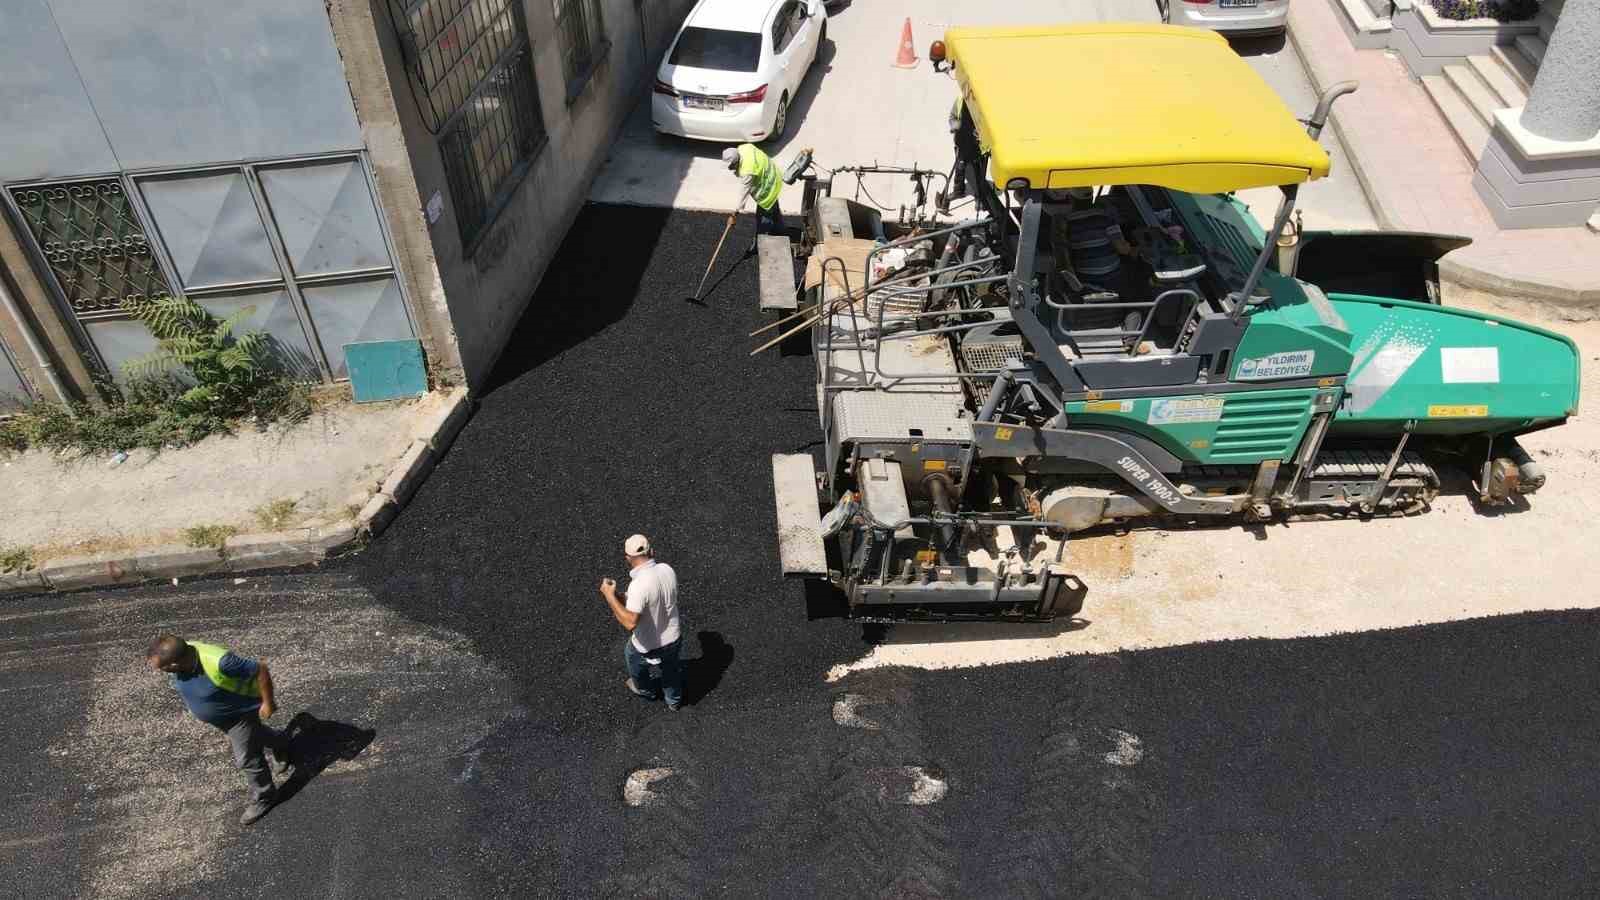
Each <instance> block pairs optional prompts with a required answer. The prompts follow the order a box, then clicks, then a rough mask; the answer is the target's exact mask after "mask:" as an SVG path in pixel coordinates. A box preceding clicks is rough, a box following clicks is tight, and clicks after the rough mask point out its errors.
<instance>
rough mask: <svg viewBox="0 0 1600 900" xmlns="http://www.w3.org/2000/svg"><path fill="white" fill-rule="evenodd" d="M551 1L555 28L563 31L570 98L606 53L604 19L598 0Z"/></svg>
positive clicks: (563, 47) (562, 39) (563, 52)
mask: <svg viewBox="0 0 1600 900" xmlns="http://www.w3.org/2000/svg"><path fill="white" fill-rule="evenodd" d="M551 4H552V5H553V7H554V9H555V14H556V30H557V31H558V32H560V33H561V50H562V59H563V61H564V62H565V64H566V73H567V99H568V100H569V101H570V100H571V99H572V98H573V97H575V96H577V94H578V92H579V91H580V90H582V88H583V84H584V81H585V79H587V78H588V77H589V73H590V72H592V71H594V67H595V63H597V62H599V61H600V57H601V56H602V55H603V54H604V53H605V50H606V46H607V45H606V43H605V22H604V21H602V20H601V18H600V3H599V0H551Z"/></svg>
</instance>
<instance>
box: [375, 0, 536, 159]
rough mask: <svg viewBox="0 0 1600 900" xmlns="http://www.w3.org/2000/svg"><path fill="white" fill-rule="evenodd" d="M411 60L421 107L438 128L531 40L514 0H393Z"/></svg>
mask: <svg viewBox="0 0 1600 900" xmlns="http://www.w3.org/2000/svg"><path fill="white" fill-rule="evenodd" d="M389 12H390V17H391V18H392V19H393V21H394V23H395V28H396V30H397V31H398V32H399V33H400V38H401V46H402V47H403V48H404V49H405V53H406V62H407V63H408V64H409V65H410V67H411V74H412V77H414V78H415V79H416V83H417V85H418V86H420V87H421V89H422V91H421V94H420V95H418V96H417V97H416V100H417V107H418V111H419V112H421V113H422V117H423V119H424V121H425V122H426V124H427V127H428V131H429V132H430V133H432V134H438V133H439V132H440V131H441V130H442V129H443V128H444V127H445V125H446V123H447V122H449V120H450V119H451V117H453V116H455V115H456V113H457V112H459V111H460V110H461V108H462V107H463V106H464V105H465V104H466V102H467V99H468V98H469V97H471V96H472V94H473V93H474V92H475V91H476V90H477V89H478V86H479V85H480V84H482V83H483V81H484V79H485V78H486V77H488V75H489V73H490V72H492V71H493V70H494V69H495V67H496V66H497V65H499V64H500V63H501V62H502V61H503V60H504V59H505V58H506V57H507V56H508V55H510V54H511V53H512V52H513V51H514V50H517V49H519V48H521V47H523V46H525V45H526V44H527V33H528V29H527V27H526V25H524V24H523V19H522V5H521V4H520V3H518V2H514V0H389Z"/></svg>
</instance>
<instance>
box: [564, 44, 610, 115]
mask: <svg viewBox="0 0 1600 900" xmlns="http://www.w3.org/2000/svg"><path fill="white" fill-rule="evenodd" d="M610 53H611V42H610V41H609V40H607V41H602V42H601V43H600V46H599V47H596V48H595V51H594V56H593V57H592V58H591V59H590V60H589V66H588V68H586V69H584V70H583V71H582V72H579V73H578V74H577V76H576V77H574V78H572V79H571V80H569V81H568V82H567V106H572V105H573V104H574V103H577V102H578V98H580V97H582V96H583V91H584V89H585V88H587V87H588V86H589V82H591V81H593V80H594V76H595V74H596V73H597V72H599V71H600V67H601V66H602V65H604V64H605V61H606V57H607V56H608V55H610Z"/></svg>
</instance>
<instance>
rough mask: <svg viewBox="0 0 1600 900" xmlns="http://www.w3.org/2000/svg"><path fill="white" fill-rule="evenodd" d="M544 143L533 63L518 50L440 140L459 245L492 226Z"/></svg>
mask: <svg viewBox="0 0 1600 900" xmlns="http://www.w3.org/2000/svg"><path fill="white" fill-rule="evenodd" d="M544 140H545V130H544V118H543V117H542V116H541V115H540V109H539V93H538V88H537V85H536V84H535V82H534V77H533V62H532V60H531V59H529V56H528V51H527V50H526V49H523V50H521V51H519V52H517V53H515V54H513V55H512V56H511V57H510V58H509V59H507V60H506V61H505V63H504V64H503V65H502V66H501V67H500V68H499V69H497V70H495V72H494V73H493V74H492V75H491V76H490V77H489V78H488V79H486V80H485V81H484V83H483V84H482V85H481V86H480V88H479V90H478V92H477V93H476V94H474V95H473V96H472V97H471V98H469V99H468V100H467V103H466V105H465V106H464V107H462V110H461V114H460V115H459V116H457V117H456V118H455V119H453V120H452V122H451V125H450V128H449V130H447V131H446V132H445V133H444V134H443V135H441V136H440V138H439V149H440V151H441V152H442V153H443V155H444V166H445V174H446V176H447V177H448V178H449V181H450V196H451V197H452V198H453V199H454V201H455V210H456V221H457V223H458V225H459V226H460V231H461V242H462V243H463V244H471V243H472V242H473V240H475V239H476V238H477V236H478V235H479V234H480V233H481V232H482V231H483V229H484V227H485V226H486V225H488V224H489V222H490V221H491V220H493V218H494V216H495V214H496V213H498V212H499V211H500V207H501V206H502V205H504V203H505V200H506V198H507V197H508V196H509V195H510V193H511V188H512V187H514V186H515V184H516V182H517V179H518V177H519V176H521V175H522V173H523V172H525V171H526V170H527V162H528V160H530V159H531V158H532V157H533V155H534V153H535V152H536V151H537V150H538V149H539V147H540V146H541V145H543V144H544Z"/></svg>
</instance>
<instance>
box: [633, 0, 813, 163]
mask: <svg viewBox="0 0 1600 900" xmlns="http://www.w3.org/2000/svg"><path fill="white" fill-rule="evenodd" d="M827 34H828V13H827V11H826V10H825V9H824V8H823V3H822V0H766V2H762V0H700V2H698V3H696V4H695V6H694V9H692V10H690V11H689V16H688V18H686V19H684V22H683V28H682V29H680V30H679V32H678V37H677V39H676V40H674V41H673V43H672V49H670V50H668V51H667V55H666V59H665V60H664V61H663V62H662V63H661V68H660V69H659V70H658V71H657V72H656V83H655V88H654V91H653V93H652V95H651V98H650V121H651V123H652V124H654V125H655V128H656V130H657V131H660V132H664V133H666V134H676V135H680V136H682V137H687V138H696V139H698V140H704V141H723V142H740V141H763V140H776V139H777V138H779V137H781V136H782V135H783V129H784V126H785V125H786V124H787V123H788V118H789V103H790V101H792V100H793V99H794V96H795V94H796V93H798V92H799V90H800V83H801V82H802V81H804V80H805V77H806V72H807V71H808V70H809V69H810V68H811V64H812V63H813V62H815V61H816V59H817V50H818V49H819V48H820V47H821V46H822V42H823V40H824V39H825V38H826V37H827Z"/></svg>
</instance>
